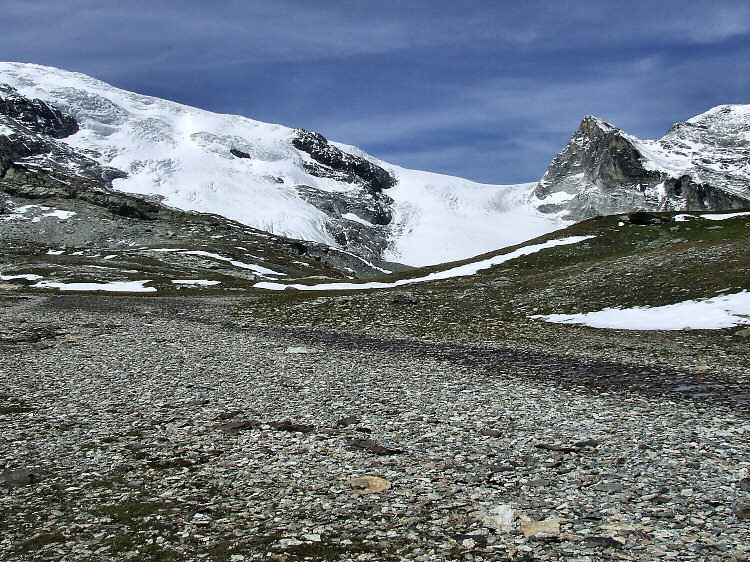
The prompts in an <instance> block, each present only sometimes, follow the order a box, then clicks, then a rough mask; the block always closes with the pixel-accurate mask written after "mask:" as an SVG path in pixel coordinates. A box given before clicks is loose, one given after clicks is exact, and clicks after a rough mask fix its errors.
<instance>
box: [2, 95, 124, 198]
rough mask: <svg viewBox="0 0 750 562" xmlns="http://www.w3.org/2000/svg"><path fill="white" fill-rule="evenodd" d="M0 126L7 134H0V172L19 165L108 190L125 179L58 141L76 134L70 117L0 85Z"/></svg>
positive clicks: (116, 171) (76, 125)
mask: <svg viewBox="0 0 750 562" xmlns="http://www.w3.org/2000/svg"><path fill="white" fill-rule="evenodd" d="M0 125H3V126H4V128H5V129H6V130H9V132H8V133H6V134H2V133H0V170H2V168H3V166H4V167H5V168H6V169H7V167H8V164H9V163H12V162H13V163H22V164H25V165H34V166H39V167H42V168H45V169H48V170H58V171H65V172H73V173H74V174H76V175H79V176H82V177H84V178H88V179H90V180H94V181H96V182H100V183H102V184H104V185H107V186H111V183H112V180H114V179H116V178H124V177H127V174H126V173H125V172H123V171H122V170H118V169H116V168H111V167H108V166H102V165H101V164H99V163H98V162H97V161H96V160H94V159H93V158H90V157H89V156H87V155H86V154H84V153H82V152H81V151H79V150H76V149H75V148H73V147H71V146H69V145H67V144H65V143H64V142H60V141H59V139H62V138H65V137H67V136H70V135H71V134H74V133H76V132H77V131H78V123H77V122H76V120H75V119H74V118H73V117H71V116H70V115H66V114H64V113H62V112H61V111H60V110H58V109H56V108H54V107H52V106H50V105H49V104H47V103H46V102H44V101H42V100H38V99H29V98H27V97H25V96H22V95H21V94H19V93H18V92H17V91H16V90H15V89H14V88H12V87H10V86H8V85H0ZM3 162H4V163H5V164H3ZM2 172H3V175H4V173H5V171H4V170H2Z"/></svg>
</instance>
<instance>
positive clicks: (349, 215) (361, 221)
mask: <svg viewBox="0 0 750 562" xmlns="http://www.w3.org/2000/svg"><path fill="white" fill-rule="evenodd" d="M341 218H342V219H346V220H350V221H354V222H358V223H359V224H364V225H365V226H373V224H372V223H371V222H369V221H366V220H365V219H363V218H361V217H359V216H357V215H355V214H354V213H344V214H343V215H341Z"/></svg>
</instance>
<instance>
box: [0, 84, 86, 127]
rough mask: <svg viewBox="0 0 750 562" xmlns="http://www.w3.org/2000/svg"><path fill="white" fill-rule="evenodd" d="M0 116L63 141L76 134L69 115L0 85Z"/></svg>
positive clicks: (74, 125) (74, 123)
mask: <svg viewBox="0 0 750 562" xmlns="http://www.w3.org/2000/svg"><path fill="white" fill-rule="evenodd" d="M0 115H5V116H7V117H10V118H11V119H14V120H15V121H17V122H18V123H20V124H22V125H24V126H25V127H27V128H28V129H29V130H31V131H33V132H35V133H39V134H42V135H48V136H50V137H52V138H56V139H63V138H65V137H69V136H70V135H73V134H75V133H77V132H78V123H77V122H76V120H75V119H74V118H73V117H71V116H70V115H65V114H63V113H62V112H61V111H60V110H59V109H57V108H55V107H52V106H51V105H49V104H48V103H46V102H44V101H42V100H38V99H29V98H27V97H25V96H22V95H21V94H19V93H18V91H17V90H16V89H15V88H13V87H12V86H9V85H7V84H0Z"/></svg>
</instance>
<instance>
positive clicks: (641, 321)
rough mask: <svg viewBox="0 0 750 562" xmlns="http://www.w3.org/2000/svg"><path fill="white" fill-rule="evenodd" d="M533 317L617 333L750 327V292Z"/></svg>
mask: <svg viewBox="0 0 750 562" xmlns="http://www.w3.org/2000/svg"><path fill="white" fill-rule="evenodd" d="M531 318H542V319H544V320H546V321H548V322H556V323H560V324H582V325H584V326H590V327H592V328H611V329H617V330H686V329H694V330H718V329H721V328H731V327H732V326H740V325H743V324H750V293H748V292H747V291H742V292H739V293H735V294H731V295H721V296H718V297H714V298H711V299H705V300H698V301H693V300H690V301H683V302H680V303H677V304H670V305H666V306H655V307H647V306H636V307H634V308H605V309H604V310H599V311H597V312H586V313H583V314H549V315H536V316H532V317H531Z"/></svg>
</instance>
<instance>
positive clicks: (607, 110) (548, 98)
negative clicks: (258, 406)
mask: <svg viewBox="0 0 750 562" xmlns="http://www.w3.org/2000/svg"><path fill="white" fill-rule="evenodd" d="M0 59H3V60H9V61H22V62H35V63H40V64H46V65H51V66H57V67H61V68H65V69H68V70H74V71H79V72H84V73H86V74H90V75H92V76H94V77H96V78H99V79H102V80H104V81H106V82H109V83H111V84H114V85H115V86H118V87H121V88H125V89H128V90H134V91H137V92H140V93H143V94H148V95H154V96H159V97H163V98H168V99H171V100H175V101H179V102H182V103H186V104H190V105H195V106H198V107H201V108H205V109H209V110H212V111H218V112H224V113H237V114H241V115H246V116H248V117H252V118H254V119H259V120H262V121H268V122H274V123H282V124H284V125H288V126H292V127H304V128H307V129H312V130H316V131H319V132H321V133H322V134H324V135H325V136H327V137H329V138H331V139H333V140H337V141H340V142H346V143H349V144H354V145H357V146H359V147H361V148H363V149H364V150H366V151H367V152H369V153H371V154H373V155H375V156H378V157H380V158H383V159H385V160H388V161H390V162H393V163H396V164H401V165H404V166H407V167H411V168H420V169H425V170H431V171H435V172H441V173H448V174H455V175H459V176H463V177H467V178H471V179H474V180H477V181H484V182H490V183H514V182H521V181H535V180H537V179H538V178H539V177H540V176H541V175H542V173H543V172H544V170H545V168H546V166H547V164H548V163H549V161H550V160H551V159H552V158H553V157H554V155H555V154H556V153H557V152H559V150H561V149H562V147H563V146H564V145H565V143H566V142H567V140H568V138H569V137H570V135H571V134H572V133H573V132H574V131H575V129H576V128H577V127H578V124H579V123H580V120H581V118H582V117H583V116H584V115H586V114H594V115H597V116H599V117H602V118H603V119H606V120H607V121H609V122H611V123H613V124H615V125H617V126H619V127H621V128H623V129H625V130H626V131H628V132H630V133H632V134H635V135H637V136H640V137H645V138H658V137H660V136H661V135H663V134H664V133H665V132H666V131H667V129H668V128H669V125H671V124H672V123H673V122H675V121H680V120H684V119H687V118H689V117H691V116H692V115H695V114H697V113H701V112H703V111H705V110H707V109H708V108H710V107H712V106H714V105H718V104H721V103H750V4H749V3H748V2H747V1H746V0H738V1H734V0H726V1H725V0H714V1H713V2H705V1H700V2H697V1H696V2H691V1H663V2H659V1H657V0H652V1H649V2H641V1H631V2H622V1H621V0H613V1H611V0H598V1H595V2H594V1H591V2H590V1H587V0H577V1H575V2H567V1H557V2H536V1H533V0H525V1H512V0H511V1H500V0H496V1H492V2H490V1H488V2H483V1H480V0H477V1H468V2H464V1H461V0H452V1H442V0H429V1H428V0H425V1H411V2H409V1H407V2H405V1H403V0H399V1H397V2H396V1H394V2H392V1H390V0H373V1H370V0H362V1H357V0H348V1H345V0H325V1H317V0H306V1H303V0H299V1H293V0H264V1H260V0H259V1H253V0H245V1H232V0H224V1H221V2H206V1H204V0H200V1H193V0H180V1H177V0H175V1H168V0H163V1H160V0H149V1H141V0H133V1H127V0H125V1H123V0H119V1H116V2H115V1H107V0H29V1H16V0H6V1H5V2H4V3H3V14H2V18H1V19H0Z"/></svg>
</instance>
